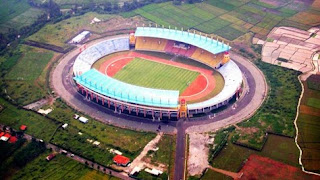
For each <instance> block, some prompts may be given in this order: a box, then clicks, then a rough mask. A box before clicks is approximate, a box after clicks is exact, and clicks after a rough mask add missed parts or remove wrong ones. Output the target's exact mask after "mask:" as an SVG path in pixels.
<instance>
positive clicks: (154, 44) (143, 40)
mask: <svg viewBox="0 0 320 180" xmlns="http://www.w3.org/2000/svg"><path fill="white" fill-rule="evenodd" d="M166 44H167V40H166V39H160V38H149V37H137V38H136V49H138V50H151V51H164V49H165V47H166Z"/></svg>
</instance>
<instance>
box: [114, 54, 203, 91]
mask: <svg viewBox="0 0 320 180" xmlns="http://www.w3.org/2000/svg"><path fill="white" fill-rule="evenodd" d="M198 75H199V73H198V72H194V71H190V70H186V69H182V68H178V67H174V66H170V65H165V64H161V63H157V62H153V61H148V60H144V59H140V58H135V59H134V60H132V61H131V62H129V63H128V64H127V65H126V66H125V67H123V68H122V69H121V70H120V71H119V72H117V74H116V75H115V76H114V78H115V79H118V80H120V81H124V82H126V83H129V84H134V85H137V86H143V87H148V88H156V89H167V90H179V91H180V93H182V92H183V91H184V90H185V89H186V88H187V87H188V83H191V82H192V81H194V80H195V79H196V77H197V76H198Z"/></svg>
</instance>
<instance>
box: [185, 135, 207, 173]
mask: <svg viewBox="0 0 320 180" xmlns="http://www.w3.org/2000/svg"><path fill="white" fill-rule="evenodd" d="M189 138H190V142H189V155H188V173H189V174H190V175H191V176H195V175H199V174H202V172H203V171H204V170H205V169H206V168H207V167H208V156H209V147H208V146H207V142H208V140H209V135H208V134H199V133H191V134H189Z"/></svg>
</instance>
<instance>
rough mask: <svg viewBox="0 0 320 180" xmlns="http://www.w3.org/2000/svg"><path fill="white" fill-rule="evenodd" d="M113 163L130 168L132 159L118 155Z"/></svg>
mask: <svg viewBox="0 0 320 180" xmlns="http://www.w3.org/2000/svg"><path fill="white" fill-rule="evenodd" d="M113 162H114V163H115V164H117V165H118V166H128V164H129V163H130V159H129V158H127V157H125V156H122V155H116V156H115V157H114V158H113Z"/></svg>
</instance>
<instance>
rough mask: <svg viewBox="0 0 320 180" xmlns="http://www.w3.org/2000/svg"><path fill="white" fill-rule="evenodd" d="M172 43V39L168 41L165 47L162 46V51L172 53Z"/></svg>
mask: <svg viewBox="0 0 320 180" xmlns="http://www.w3.org/2000/svg"><path fill="white" fill-rule="evenodd" d="M173 45H174V41H170V40H169V41H168V42H167V45H166V47H165V48H164V51H165V52H167V53H172V48H173Z"/></svg>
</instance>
